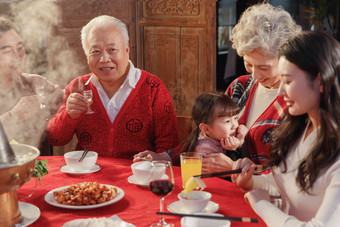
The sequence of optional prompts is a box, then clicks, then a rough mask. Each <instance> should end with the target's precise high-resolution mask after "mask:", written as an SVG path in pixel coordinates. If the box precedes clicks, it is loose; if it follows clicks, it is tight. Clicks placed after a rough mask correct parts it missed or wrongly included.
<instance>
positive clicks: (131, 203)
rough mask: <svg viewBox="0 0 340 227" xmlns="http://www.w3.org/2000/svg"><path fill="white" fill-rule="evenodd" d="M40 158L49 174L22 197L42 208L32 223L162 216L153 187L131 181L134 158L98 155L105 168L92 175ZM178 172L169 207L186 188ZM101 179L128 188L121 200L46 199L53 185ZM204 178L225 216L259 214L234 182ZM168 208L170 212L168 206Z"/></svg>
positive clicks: (140, 222) (137, 220) (142, 222)
mask: <svg viewBox="0 0 340 227" xmlns="http://www.w3.org/2000/svg"><path fill="white" fill-rule="evenodd" d="M38 159H40V160H41V159H45V160H48V170H49V174H48V175H46V176H43V177H42V185H38V186H37V189H36V191H35V193H34V194H33V196H32V197H30V198H27V199H20V198H19V201H22V202H27V203H31V204H34V205H35V206H37V207H39V208H40V210H41V216H40V218H39V219H38V220H37V221H36V222H34V223H33V224H32V225H31V226H39V227H40V226H44V227H48V226H62V225H63V224H64V223H65V222H67V221H70V220H73V219H78V218H90V217H110V216H112V215H118V216H119V217H120V218H121V219H122V220H124V221H126V222H129V223H132V224H134V225H136V226H138V227H140V226H149V225H150V224H151V223H153V222H156V221H158V219H159V216H158V215H156V211H159V198H158V196H156V195H154V194H153V193H152V192H151V191H149V189H148V187H143V186H139V185H135V184H131V183H129V182H128V181H127V178H128V177H129V176H131V175H132V171H131V168H130V165H131V164H132V161H131V160H125V159H111V158H101V157H99V158H98V161H97V164H99V165H100V166H101V167H102V169H101V170H100V171H98V172H95V173H92V174H88V175H80V176H79V175H70V174H66V173H63V172H61V171H60V170H59V168H60V166H62V165H64V164H65V161H64V158H63V157H62V156H46V157H39V158H38ZM173 171H174V175H175V188H174V190H173V192H172V193H171V194H170V195H169V196H167V197H166V198H165V207H166V206H167V205H168V204H170V203H172V202H174V201H176V200H178V198H177V194H178V193H179V192H180V191H181V190H182V182H181V176H180V168H179V167H174V168H173ZM85 181H92V182H94V181H97V182H98V183H103V184H109V185H114V186H117V187H119V188H121V189H122V190H124V192H125V196H124V198H123V199H121V200H120V201H118V202H116V203H114V204H111V205H108V206H105V207H100V208H95V209H88V210H73V209H64V208H58V207H55V206H52V205H50V204H48V203H46V202H45V200H44V196H45V194H46V193H47V192H49V191H50V190H52V189H55V188H59V187H62V186H67V185H70V184H75V183H80V182H85ZM204 182H205V183H206V185H207V188H206V189H205V190H206V191H208V192H210V193H212V199H211V200H212V201H214V202H217V203H218V204H219V205H220V209H219V210H218V211H217V213H220V214H223V215H225V216H236V217H251V218H259V217H258V216H257V215H256V214H255V213H254V211H253V210H252V209H251V207H250V206H249V205H248V204H247V203H246V202H245V201H244V199H243V192H242V191H241V190H240V189H238V188H237V187H236V186H234V185H233V184H232V183H230V182H228V181H225V180H222V179H219V178H206V179H204ZM34 185H35V179H32V180H31V181H30V182H28V183H26V184H24V185H23V186H22V187H21V188H20V189H19V190H18V195H19V197H20V196H24V195H27V194H29V193H31V191H32V189H33V188H34ZM165 211H166V212H168V210H167V208H165ZM165 219H166V221H167V222H169V223H174V224H175V226H176V227H177V226H178V227H180V217H175V216H165ZM259 220H260V223H241V222H232V223H231V226H232V227H236V226H258V227H260V226H265V224H264V222H263V221H262V220H261V219H259Z"/></svg>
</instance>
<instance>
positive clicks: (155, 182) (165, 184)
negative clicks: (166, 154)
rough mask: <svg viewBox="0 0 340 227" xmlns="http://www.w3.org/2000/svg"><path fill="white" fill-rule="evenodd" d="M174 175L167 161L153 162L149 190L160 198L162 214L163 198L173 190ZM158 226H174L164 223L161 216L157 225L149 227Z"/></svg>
mask: <svg viewBox="0 0 340 227" xmlns="http://www.w3.org/2000/svg"><path fill="white" fill-rule="evenodd" d="M174 184H175V181H174V175H173V172H172V166H171V162H169V161H153V162H152V163H151V170H150V176H149V188H150V190H151V191H152V192H153V193H154V194H156V195H158V196H159V198H160V212H164V198H165V197H166V196H167V195H169V194H170V193H171V192H172V190H173V189H174ZM156 226H157V227H158V226H162V227H164V226H166V227H170V226H174V225H173V224H168V223H166V222H165V220H164V217H163V215H161V216H160V220H159V222H158V223H153V224H151V226H150V227H156Z"/></svg>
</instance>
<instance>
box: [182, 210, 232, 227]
mask: <svg viewBox="0 0 340 227" xmlns="http://www.w3.org/2000/svg"><path fill="white" fill-rule="evenodd" d="M196 214H197V215H198V214H202V213H196ZM205 215H211V216H220V217H223V215H222V214H215V213H209V214H205ZM181 226H182V227H192V226H195V227H210V226H211V227H230V221H229V220H216V219H208V218H196V217H195V218H194V217H183V218H181Z"/></svg>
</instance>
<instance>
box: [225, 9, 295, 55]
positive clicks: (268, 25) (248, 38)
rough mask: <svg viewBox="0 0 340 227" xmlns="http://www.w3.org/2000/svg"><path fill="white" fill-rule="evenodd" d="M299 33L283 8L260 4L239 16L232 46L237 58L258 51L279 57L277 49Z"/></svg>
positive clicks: (232, 38)
mask: <svg viewBox="0 0 340 227" xmlns="http://www.w3.org/2000/svg"><path fill="white" fill-rule="evenodd" d="M300 31H301V26H300V25H297V24H296V23H295V21H294V20H293V18H292V17H291V15H290V14H289V13H288V12H287V11H285V10H284V9H283V8H281V7H274V6H272V5H270V4H269V3H260V4H256V5H253V6H251V7H249V8H247V9H246V10H245V11H244V12H243V14H242V15H241V17H240V19H239V21H238V23H237V24H236V26H235V27H234V28H233V31H232V36H231V41H232V42H233V45H232V47H233V48H234V49H235V50H236V51H237V54H238V55H239V56H244V55H245V54H247V53H249V52H251V51H253V50H254V49H257V48H259V49H261V51H262V53H263V54H264V55H269V56H274V57H278V53H279V52H278V51H279V48H280V46H281V45H282V44H283V43H284V42H285V41H286V40H287V39H288V38H289V37H291V36H293V35H295V34H297V33H299V32H300Z"/></svg>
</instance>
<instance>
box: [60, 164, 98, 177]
mask: <svg viewBox="0 0 340 227" xmlns="http://www.w3.org/2000/svg"><path fill="white" fill-rule="evenodd" d="M101 168H102V167H101V166H100V165H98V164H95V165H94V166H93V167H92V168H91V169H90V170H89V171H75V170H73V169H72V168H70V167H69V166H68V165H63V166H61V167H60V168H59V170H60V171H61V172H64V173H68V174H74V175H83V174H89V173H94V172H97V171H99V170H101Z"/></svg>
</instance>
